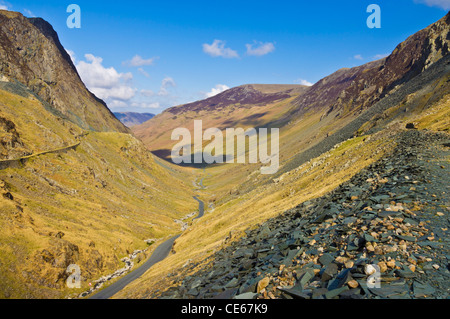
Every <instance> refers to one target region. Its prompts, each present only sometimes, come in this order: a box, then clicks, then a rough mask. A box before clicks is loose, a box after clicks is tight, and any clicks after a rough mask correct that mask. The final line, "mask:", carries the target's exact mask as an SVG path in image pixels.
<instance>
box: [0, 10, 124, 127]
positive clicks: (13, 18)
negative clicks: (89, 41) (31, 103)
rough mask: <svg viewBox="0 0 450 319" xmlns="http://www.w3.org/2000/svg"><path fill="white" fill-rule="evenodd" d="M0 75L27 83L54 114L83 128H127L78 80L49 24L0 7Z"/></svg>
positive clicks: (0, 77) (0, 76) (4, 78)
mask: <svg viewBox="0 0 450 319" xmlns="http://www.w3.org/2000/svg"><path fill="white" fill-rule="evenodd" d="M0 79H2V80H8V81H10V82H14V81H18V82H21V83H22V84H24V85H26V86H27V87H29V88H30V89H31V90H32V91H33V92H34V93H35V94H36V95H37V96H39V97H40V98H41V99H42V100H43V101H45V102H47V103H48V104H49V106H50V108H51V109H52V112H54V113H55V114H57V115H59V116H61V117H63V118H65V119H68V120H70V121H71V122H73V123H75V124H77V125H78V126H80V127H81V128H83V129H88V130H94V131H118V132H128V129H127V128H126V127H125V126H124V125H123V124H122V123H120V122H119V121H118V120H117V119H116V118H115V117H114V115H113V114H112V113H111V112H110V110H109V109H108V108H107V106H106V104H105V103H104V102H103V101H102V100H100V99H98V98H97V97H95V96H94V95H93V94H92V93H91V92H89V91H88V90H87V88H86V86H85V85H84V84H83V82H82V81H81V79H80V77H79V75H78V73H77V71H76V68H75V66H74V65H73V63H72V61H71V59H70V57H69V55H68V54H67V52H66V51H65V50H64V48H63V47H62V45H61V43H60V41H59V39H58V36H57V34H56V32H55V30H54V29H53V28H52V26H51V25H50V24H49V23H47V22H46V21H44V20H43V19H40V18H31V19H27V18H25V17H24V16H22V15H21V14H20V13H16V12H10V11H4V10H0Z"/></svg>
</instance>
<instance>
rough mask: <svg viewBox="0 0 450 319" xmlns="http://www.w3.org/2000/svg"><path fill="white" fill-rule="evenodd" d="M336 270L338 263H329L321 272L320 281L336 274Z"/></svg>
mask: <svg viewBox="0 0 450 319" xmlns="http://www.w3.org/2000/svg"><path fill="white" fill-rule="evenodd" d="M337 272H338V265H336V264H335V263H331V264H329V265H328V266H327V267H326V268H325V270H324V272H323V274H322V281H328V280H330V279H331V278H333V276H334V275H336V274H337Z"/></svg>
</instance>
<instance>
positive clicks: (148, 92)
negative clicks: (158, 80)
mask: <svg viewBox="0 0 450 319" xmlns="http://www.w3.org/2000/svg"><path fill="white" fill-rule="evenodd" d="M140 93H141V94H142V95H143V96H146V97H152V96H155V92H153V91H152V90H141V92H140Z"/></svg>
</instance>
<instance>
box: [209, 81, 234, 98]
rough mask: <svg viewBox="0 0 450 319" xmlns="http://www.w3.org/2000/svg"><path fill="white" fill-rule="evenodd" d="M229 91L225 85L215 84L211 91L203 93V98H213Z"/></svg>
mask: <svg viewBox="0 0 450 319" xmlns="http://www.w3.org/2000/svg"><path fill="white" fill-rule="evenodd" d="M229 89H230V88H229V87H228V86H227V85H225V84H217V85H216V86H215V87H213V88H212V89H211V91H209V92H207V93H205V97H207V98H208V97H213V96H215V95H217V94H220V93H222V92H224V91H226V90H229Z"/></svg>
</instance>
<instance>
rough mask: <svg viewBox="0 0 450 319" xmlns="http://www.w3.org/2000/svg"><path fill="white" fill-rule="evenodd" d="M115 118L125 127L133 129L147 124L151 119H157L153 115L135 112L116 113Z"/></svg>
mask: <svg viewBox="0 0 450 319" xmlns="http://www.w3.org/2000/svg"><path fill="white" fill-rule="evenodd" d="M114 116H115V117H117V119H118V120H119V121H121V122H122V123H123V125H125V126H127V127H133V126H136V125H139V124H142V123H144V122H147V121H148V120H150V119H151V118H153V117H155V114H152V113H134V112H114Z"/></svg>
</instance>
